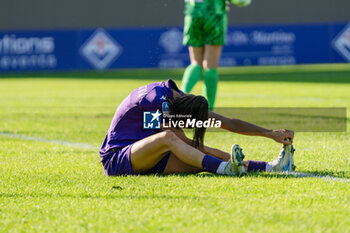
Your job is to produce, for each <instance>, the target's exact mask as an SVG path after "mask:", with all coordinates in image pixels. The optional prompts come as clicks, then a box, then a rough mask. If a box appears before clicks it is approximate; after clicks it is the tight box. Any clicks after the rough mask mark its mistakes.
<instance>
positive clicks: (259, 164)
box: [248, 160, 267, 172]
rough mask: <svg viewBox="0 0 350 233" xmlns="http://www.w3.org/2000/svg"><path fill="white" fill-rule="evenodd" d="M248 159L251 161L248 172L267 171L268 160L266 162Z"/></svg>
mask: <svg viewBox="0 0 350 233" xmlns="http://www.w3.org/2000/svg"><path fill="white" fill-rule="evenodd" d="M248 161H249V165H248V172H264V171H266V164H267V162H265V161H253V160H248Z"/></svg>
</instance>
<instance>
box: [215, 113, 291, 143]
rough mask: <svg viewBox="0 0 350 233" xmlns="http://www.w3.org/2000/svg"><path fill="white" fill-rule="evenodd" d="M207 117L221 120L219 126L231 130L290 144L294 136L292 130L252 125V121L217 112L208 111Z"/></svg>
mask: <svg viewBox="0 0 350 233" xmlns="http://www.w3.org/2000/svg"><path fill="white" fill-rule="evenodd" d="M209 117H210V118H215V119H217V120H220V121H221V123H222V124H221V128H223V129H226V130H228V131H231V132H235V133H239V134H243V135H248V136H262V137H267V138H271V139H273V140H275V141H276V142H279V143H283V144H287V145H291V140H288V139H293V138H294V132H293V131H292V130H286V129H278V130H271V129H265V128H263V127H260V126H257V125H254V124H252V123H249V122H246V121H243V120H239V119H235V118H228V117H225V116H222V115H220V114H218V113H215V112H211V111H209Z"/></svg>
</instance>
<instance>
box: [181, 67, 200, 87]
mask: <svg viewBox="0 0 350 233" xmlns="http://www.w3.org/2000/svg"><path fill="white" fill-rule="evenodd" d="M202 72H203V69H202V67H201V66H200V65H198V64H191V65H189V66H187V68H186V70H185V72H184V75H183V77H182V83H181V90H182V91H183V92H185V93H189V92H191V90H192V88H193V87H194V85H196V83H197V82H198V81H199V80H200V79H201V78H202Z"/></svg>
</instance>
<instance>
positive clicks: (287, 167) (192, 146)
mask: <svg viewBox="0 0 350 233" xmlns="http://www.w3.org/2000/svg"><path fill="white" fill-rule="evenodd" d="M161 115H163V117H164V116H167V115H168V116H170V115H175V116H179V115H181V116H189V118H188V119H190V120H193V119H195V121H202V122H205V121H208V119H213V118H215V119H216V121H220V123H221V124H220V127H221V128H223V129H226V130H229V131H231V132H235V133H240V134H244V135H251V136H263V137H268V138H271V139H273V140H275V141H277V142H279V143H282V144H283V146H282V149H281V152H280V154H279V156H278V158H277V159H276V160H274V161H272V162H264V161H252V160H248V161H244V160H243V159H244V154H243V153H242V149H241V148H240V147H239V146H238V145H233V146H232V148H231V153H227V152H224V151H221V150H218V149H215V148H210V147H207V146H205V145H204V134H205V131H206V128H205V127H200V126H201V125H200V124H196V125H194V127H192V128H193V132H194V135H193V139H192V140H191V139H189V138H187V137H186V135H185V134H184V132H183V131H182V130H181V129H180V128H179V127H170V126H169V125H171V124H170V123H169V122H170V120H168V121H163V122H162V123H161V121H160V119H161ZM192 122H193V121H192ZM164 123H165V124H164ZM172 125H174V124H172ZM165 126H166V127H165ZM192 126H193V125H192ZM293 137H294V133H293V131H289V130H268V129H264V128H262V127H259V126H256V125H253V124H251V123H248V122H245V121H241V120H238V119H230V118H227V117H224V116H221V115H219V114H216V113H214V112H211V111H209V110H208V101H207V100H206V99H205V98H204V97H202V96H195V95H190V94H184V93H183V92H181V91H180V90H179V89H178V87H177V86H176V84H175V83H174V81H172V80H168V81H166V82H158V83H151V84H149V85H146V86H142V87H139V88H137V89H135V90H134V91H132V92H131V94H130V95H129V96H127V97H126V98H125V99H124V100H123V102H122V103H121V104H120V105H119V107H118V109H117V110H116V112H115V115H114V117H113V120H112V123H111V125H110V128H109V130H108V132H107V135H106V137H105V140H104V142H103V145H102V147H101V149H100V156H101V162H102V164H103V168H104V171H105V174H106V175H109V176H115V175H133V174H151V173H158V174H161V173H163V174H171V173H196V172H202V171H207V172H212V173H217V174H224V175H231V176H241V175H244V174H246V172H250V171H276V172H283V171H287V172H288V171H292V170H293V169H294V164H293V153H294V149H293V147H292V144H291V140H292V139H293ZM288 139H290V140H288Z"/></svg>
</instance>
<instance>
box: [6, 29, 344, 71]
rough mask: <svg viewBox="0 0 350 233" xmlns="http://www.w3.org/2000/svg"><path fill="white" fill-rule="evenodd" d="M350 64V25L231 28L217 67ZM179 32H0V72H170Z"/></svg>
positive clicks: (180, 62) (180, 59) (182, 53)
mask: <svg viewBox="0 0 350 233" xmlns="http://www.w3.org/2000/svg"><path fill="white" fill-rule="evenodd" d="M347 62H350V24H346V23H335V24H306V25H304V24H298V25H264V26H230V27H229V28H228V32H227V35H226V45H225V46H224V49H223V53H222V56H221V60H220V65H221V66H245V65H249V66H250V65H291V64H313V63H347ZM187 64H189V57H188V52H187V48H186V47H184V46H183V45H182V28H181V27H169V28H130V29H103V28H96V29H77V30H74V29H70V30H47V31H44V30H40V31H0V71H2V72H11V71H40V70H43V71H45V70H46V71H50V70H91V69H96V70H105V69H118V68H175V67H184V66H186V65H187Z"/></svg>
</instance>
